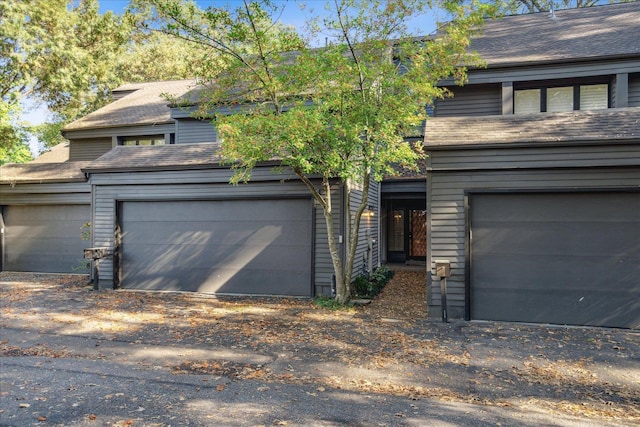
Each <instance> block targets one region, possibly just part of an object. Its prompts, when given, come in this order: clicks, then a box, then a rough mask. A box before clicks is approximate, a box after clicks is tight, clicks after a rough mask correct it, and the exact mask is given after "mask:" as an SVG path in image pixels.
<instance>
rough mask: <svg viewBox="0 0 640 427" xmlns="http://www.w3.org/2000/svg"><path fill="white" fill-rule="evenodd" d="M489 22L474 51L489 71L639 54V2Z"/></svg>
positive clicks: (536, 14) (475, 42)
mask: <svg viewBox="0 0 640 427" xmlns="http://www.w3.org/2000/svg"><path fill="white" fill-rule="evenodd" d="M554 15H555V18H552V17H551V16H550V14H549V13H548V12H541V13H534V14H528V15H517V16H509V17H505V18H503V19H497V20H493V21H487V22H486V23H485V25H484V27H483V30H482V34H481V36H479V37H476V38H475V39H474V40H473V42H472V44H471V49H473V50H476V51H477V52H478V53H479V54H480V55H481V57H482V58H483V59H484V60H485V61H486V62H487V64H488V66H489V68H491V67H494V66H501V65H516V64H524V63H528V62H532V61H536V62H540V61H545V62H547V61H548V62H554V61H569V60H572V59H580V60H583V59H594V58H603V57H617V56H627V55H639V54H640V2H638V1H636V2H632V3H622V4H614V5H603V6H593V7H587V8H579V9H567V10H559V11H556V12H554Z"/></svg>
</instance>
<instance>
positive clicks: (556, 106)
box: [513, 83, 609, 114]
mask: <svg viewBox="0 0 640 427" xmlns="http://www.w3.org/2000/svg"><path fill="white" fill-rule="evenodd" d="M608 107H609V85H608V84H606V83H599V84H575V85H564V86H548V87H540V88H531V89H516V90H515V91H514V97H513V112H514V114H527V113H539V112H562V111H573V110H599V109H606V108H608Z"/></svg>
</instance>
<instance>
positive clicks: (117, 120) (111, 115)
mask: <svg viewBox="0 0 640 427" xmlns="http://www.w3.org/2000/svg"><path fill="white" fill-rule="evenodd" d="M195 86H196V81H195V80H172V81H163V82H151V83H131V84H127V85H123V86H120V87H119V88H117V89H115V90H114V91H113V92H114V97H115V101H113V102H111V103H110V104H107V105H105V106H104V107H102V108H100V109H98V110H96V111H94V112H93V113H90V114H88V115H86V116H84V117H82V118H80V119H78V120H76V121H74V122H72V123H70V124H68V125H66V126H65V127H64V128H63V129H62V131H63V132H68V131H74V130H80V129H96V128H107V127H120V126H133V125H136V126H139V125H154V124H162V123H173V120H172V119H171V110H170V109H169V101H168V100H167V99H166V98H165V97H164V96H163V95H164V94H168V95H171V96H176V97H179V96H182V95H184V94H185V93H187V92H188V91H189V90H191V89H193V88H194V87H195ZM123 94H124V96H121V95H123Z"/></svg>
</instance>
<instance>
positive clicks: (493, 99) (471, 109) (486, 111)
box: [434, 84, 502, 117]
mask: <svg viewBox="0 0 640 427" xmlns="http://www.w3.org/2000/svg"><path fill="white" fill-rule="evenodd" d="M449 89H450V90H451V91H452V92H453V97H451V98H446V99H440V100H438V101H436V108H435V112H434V115H435V117H450V116H455V117H460V116H487V115H500V114H502V95H501V85H499V84H491V85H469V86H463V87H455V88H449Z"/></svg>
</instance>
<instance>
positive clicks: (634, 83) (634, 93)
mask: <svg viewBox="0 0 640 427" xmlns="http://www.w3.org/2000/svg"><path fill="white" fill-rule="evenodd" d="M629 107H640V73H635V74H631V75H629Z"/></svg>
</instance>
